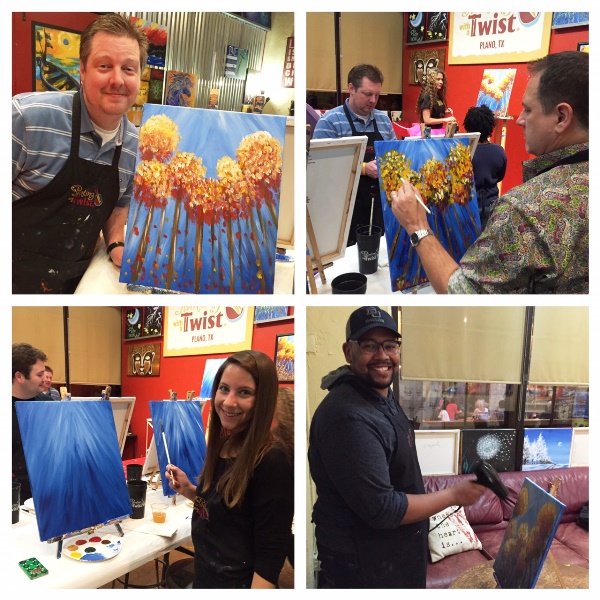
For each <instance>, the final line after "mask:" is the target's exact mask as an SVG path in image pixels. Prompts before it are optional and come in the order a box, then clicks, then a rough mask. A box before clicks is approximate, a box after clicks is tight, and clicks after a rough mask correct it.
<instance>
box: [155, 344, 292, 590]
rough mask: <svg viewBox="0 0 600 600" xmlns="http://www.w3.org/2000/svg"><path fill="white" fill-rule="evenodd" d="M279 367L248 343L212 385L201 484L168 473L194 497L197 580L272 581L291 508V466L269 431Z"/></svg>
mask: <svg viewBox="0 0 600 600" xmlns="http://www.w3.org/2000/svg"><path fill="white" fill-rule="evenodd" d="M277 392H278V382H277V370H276V368H275V364H274V363H273V361H272V360H271V359H270V358H269V357H268V356H267V355H266V354H263V353H262V352H258V351H256V350H243V351H241V352H237V353H236V354H234V355H232V356H230V357H229V358H228V359H227V360H226V361H225V362H224V363H223V364H222V365H221V367H220V368H219V370H218V371H217V374H216V376H215V380H214V383H213V388H212V395H211V398H212V401H211V410H210V427H209V433H208V440H207V450H206V460H205V462H204V467H203V469H202V473H201V474H200V477H199V478H198V485H197V486H196V485H195V484H193V483H192V482H190V481H189V479H188V478H187V476H186V475H185V473H184V472H183V471H182V470H181V469H178V468H177V467H176V466H175V465H168V466H167V472H166V473H165V476H166V477H168V478H169V481H171V487H172V488H173V489H174V490H175V491H176V492H178V493H180V494H182V495H183V496H185V497H186V498H188V499H189V500H192V501H193V502H194V512H193V515H192V541H193V543H194V550H195V552H194V554H195V558H194V584H193V587H194V588H275V587H276V586H277V580H278V577H279V572H280V571H281V568H282V566H283V563H284V561H285V555H286V546H287V543H288V540H289V536H290V529H291V523H292V517H293V512H294V482H293V479H294V477H293V467H292V464H291V463H290V459H289V455H288V453H287V450H286V448H285V446H284V445H283V443H281V442H280V441H278V438H277V437H276V436H275V435H273V433H272V432H271V426H272V422H273V417H274V415H275V408H276V404H277Z"/></svg>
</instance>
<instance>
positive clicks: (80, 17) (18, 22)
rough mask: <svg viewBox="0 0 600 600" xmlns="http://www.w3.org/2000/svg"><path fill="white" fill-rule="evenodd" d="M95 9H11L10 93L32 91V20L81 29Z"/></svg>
mask: <svg viewBox="0 0 600 600" xmlns="http://www.w3.org/2000/svg"><path fill="white" fill-rule="evenodd" d="M97 18H98V15H97V14H96V13H89V12H86V13H78V12H71V13H60V12H47V13H37V12H27V13H23V12H13V13H12V24H13V30H12V34H13V36H12V41H13V52H12V66H13V69H12V77H13V89H12V93H13V96H14V95H15V94H20V93H21V92H31V91H33V39H32V25H31V23H32V21H35V22H36V23H43V24H44V25H54V26H55V27H64V28H65V29H70V30H73V31H83V30H84V29H85V28H86V27H87V26H88V25H89V24H90V23H91V22H92V21H93V20H94V19H97Z"/></svg>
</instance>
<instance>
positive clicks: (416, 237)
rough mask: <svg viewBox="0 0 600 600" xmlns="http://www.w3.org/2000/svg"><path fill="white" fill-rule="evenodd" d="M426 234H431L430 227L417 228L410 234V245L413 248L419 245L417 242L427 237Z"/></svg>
mask: <svg viewBox="0 0 600 600" xmlns="http://www.w3.org/2000/svg"><path fill="white" fill-rule="evenodd" d="M428 235H433V231H431V229H419V230H418V231H415V232H414V233H411V234H410V245H411V246H412V247H413V248H414V247H415V246H418V245H419V242H420V241H421V240H422V239H423V238H425V237H427V236H428Z"/></svg>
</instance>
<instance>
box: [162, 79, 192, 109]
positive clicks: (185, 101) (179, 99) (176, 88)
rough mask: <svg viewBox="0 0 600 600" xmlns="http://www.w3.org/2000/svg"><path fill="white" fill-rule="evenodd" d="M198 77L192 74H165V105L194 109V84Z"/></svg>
mask: <svg viewBox="0 0 600 600" xmlns="http://www.w3.org/2000/svg"><path fill="white" fill-rule="evenodd" d="M197 81H198V76H197V75H196V74H194V73H184V72H182V71H169V72H168V73H167V96H166V98H165V104H168V105H169V106H188V107H194V105H195V104H196V83H197Z"/></svg>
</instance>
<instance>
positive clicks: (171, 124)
mask: <svg viewBox="0 0 600 600" xmlns="http://www.w3.org/2000/svg"><path fill="white" fill-rule="evenodd" d="M285 127H286V117H282V116H274V115H253V114H249V113H235V112H225V111H215V110H205V109H200V108H182V107H175V106H159V105H155V104H146V105H145V106H144V110H143V116H142V126H141V128H140V143H139V155H138V160H137V165H136V173H135V177H134V192H133V200H132V202H131V205H130V208H129V218H128V221H127V235H126V238H125V253H124V256H123V266H122V267H121V276H120V281H122V282H124V283H128V284H135V285H141V286H150V287H154V288H160V289H166V290H171V291H177V292H189V293H196V294H272V293H273V283H274V276H275V249H276V244H277V220H278V214H279V198H280V189H281V174H282V164H283V142H284V137H285Z"/></svg>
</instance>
